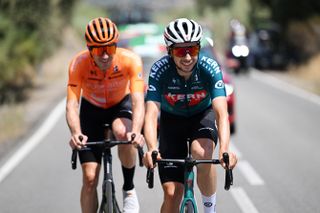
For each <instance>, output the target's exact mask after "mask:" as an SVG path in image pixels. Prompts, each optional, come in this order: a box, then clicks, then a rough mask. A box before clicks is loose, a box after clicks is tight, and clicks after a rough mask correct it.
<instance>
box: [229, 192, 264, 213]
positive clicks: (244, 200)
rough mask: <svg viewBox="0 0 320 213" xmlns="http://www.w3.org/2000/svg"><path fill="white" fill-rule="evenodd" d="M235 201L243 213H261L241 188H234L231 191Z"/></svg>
mask: <svg viewBox="0 0 320 213" xmlns="http://www.w3.org/2000/svg"><path fill="white" fill-rule="evenodd" d="M230 192H231V195H232V197H233V199H235V201H236V202H237V204H238V206H239V207H240V209H241V212H242V213H259V212H258V210H257V208H256V207H255V206H254V205H253V203H252V202H251V200H250V198H249V197H248V195H247V193H246V192H245V191H244V190H243V189H242V188H241V187H234V188H232V189H230Z"/></svg>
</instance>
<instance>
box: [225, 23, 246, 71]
mask: <svg viewBox="0 0 320 213" xmlns="http://www.w3.org/2000/svg"><path fill="white" fill-rule="evenodd" d="M228 42H229V44H228V49H227V51H226V61H227V66H228V68H229V69H231V70H233V71H234V73H235V74H239V73H241V72H247V71H248V56H249V53H250V49H249V45H248V39H247V33H246V28H245V26H244V25H243V24H241V23H240V21H238V20H237V19H232V20H231V21H230V37H229V41H228Z"/></svg>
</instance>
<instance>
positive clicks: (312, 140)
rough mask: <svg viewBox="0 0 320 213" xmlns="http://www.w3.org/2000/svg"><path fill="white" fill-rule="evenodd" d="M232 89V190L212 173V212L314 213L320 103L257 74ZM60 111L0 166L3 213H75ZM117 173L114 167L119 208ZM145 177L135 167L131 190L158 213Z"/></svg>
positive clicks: (73, 177)
mask: <svg viewBox="0 0 320 213" xmlns="http://www.w3.org/2000/svg"><path fill="white" fill-rule="evenodd" d="M234 82H235V85H236V95H237V133H236V134H235V135H234V136H233V137H232V144H233V146H232V149H233V150H234V151H236V152H237V154H238V156H239V158H240V160H239V164H238V166H237V168H236V169H235V170H234V179H235V180H234V186H233V188H232V190H230V191H228V192H227V191H224V190H223V171H222V169H220V168H218V172H219V182H218V184H219V188H218V197H217V211H218V212H219V213H227V212H232V213H237V212H239V213H263V212H272V213H284V212H291V213H295V212H297V213H298V212H299V213H300V212H304V213H314V212H320V205H319V202H318V200H319V197H320V186H319V184H318V182H317V181H318V180H319V179H320V171H319V170H318V169H317V168H318V165H319V164H320V156H319V154H318V150H320V144H319V138H320V131H319V120H320V100H319V97H313V96H312V95H311V96H309V94H305V93H303V92H301V91H300V90H296V89H295V88H291V87H290V86H288V85H286V84H282V83H279V82H277V81H276V80H274V79H273V78H270V77H268V76H265V75H264V74H262V73H259V72H251V74H250V75H245V76H237V77H235V78H234ZM63 109H64V108H63V103H62V104H61V105H60V106H59V107H58V108H57V109H56V110H55V112H56V113H55V114H56V115H57V116H56V117H50V118H48V119H47V120H44V122H45V123H44V124H43V125H41V128H42V133H40V134H39V133H37V134H36V135H33V134H34V132H32V133H30V137H31V136H32V135H33V136H32V137H31V139H29V140H27V139H26V141H25V143H19V144H31V145H29V146H28V147H27V148H26V147H23V148H22V149H23V150H24V151H21V147H22V146H20V147H17V149H15V150H13V151H12V155H11V154H10V155H8V156H6V157H3V158H2V159H1V160H0V212H1V213H11V212H25V213H29V212H30V213H31V212H32V213H36V212H41V213H42V212H46V213H51V212H52V213H53V212H55V213H56V212H59V213H64V212H68V213H70V212H80V207H79V193H80V186H81V171H80V169H78V170H75V171H74V170H71V165H70V155H71V150H70V148H69V146H68V137H69V132H68V129H67V125H66V122H65V118H64V115H63ZM44 126H46V128H44ZM50 127H52V128H50ZM42 136H43V137H42ZM18 148H20V149H18ZM16 151H18V154H14V153H17V152H16ZM114 158H115V159H116V158H117V156H116V154H115V153H114ZM120 171H121V170H120V167H119V164H118V162H117V160H114V176H115V182H116V191H117V192H118V194H117V197H118V199H119V200H120V201H121V199H122V197H121V193H120V192H121V183H122V176H121V173H120ZM145 175H146V170H145V169H144V168H139V167H137V169H136V176H135V185H136V188H137V190H138V195H139V198H140V204H141V212H143V213H145V212H148V213H149V212H159V207H160V203H161V199H162V191H161V188H160V184H159V180H158V178H157V174H156V176H155V177H156V178H155V188H154V189H153V190H150V189H148V188H147V185H146V183H145ZM99 192H100V188H99ZM196 193H197V194H198V190H196ZM199 202H200V200H199V201H198V203H199ZM120 204H122V203H121V202H120ZM200 212H202V209H200Z"/></svg>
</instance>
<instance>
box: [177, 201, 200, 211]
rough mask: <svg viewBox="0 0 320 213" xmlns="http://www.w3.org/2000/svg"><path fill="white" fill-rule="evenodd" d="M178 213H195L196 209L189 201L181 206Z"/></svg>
mask: <svg viewBox="0 0 320 213" xmlns="http://www.w3.org/2000/svg"><path fill="white" fill-rule="evenodd" d="M182 205H183V206H181V210H180V213H197V212H198V211H197V209H196V207H195V206H194V203H193V202H192V201H191V200H188V201H186V202H184V204H182Z"/></svg>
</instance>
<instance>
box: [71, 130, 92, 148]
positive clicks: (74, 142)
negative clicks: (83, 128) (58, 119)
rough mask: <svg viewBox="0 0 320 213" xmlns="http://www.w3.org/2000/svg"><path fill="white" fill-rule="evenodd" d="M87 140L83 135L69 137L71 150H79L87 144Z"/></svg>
mask: <svg viewBox="0 0 320 213" xmlns="http://www.w3.org/2000/svg"><path fill="white" fill-rule="evenodd" d="M87 140H88V137H87V136H86V135H83V134H81V133H80V134H74V135H72V136H71V139H70V142H69V144H70V146H71V148H72V149H75V148H76V149H81V148H82V147H83V146H84V145H85V143H86V142H87Z"/></svg>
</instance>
